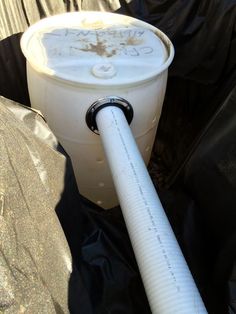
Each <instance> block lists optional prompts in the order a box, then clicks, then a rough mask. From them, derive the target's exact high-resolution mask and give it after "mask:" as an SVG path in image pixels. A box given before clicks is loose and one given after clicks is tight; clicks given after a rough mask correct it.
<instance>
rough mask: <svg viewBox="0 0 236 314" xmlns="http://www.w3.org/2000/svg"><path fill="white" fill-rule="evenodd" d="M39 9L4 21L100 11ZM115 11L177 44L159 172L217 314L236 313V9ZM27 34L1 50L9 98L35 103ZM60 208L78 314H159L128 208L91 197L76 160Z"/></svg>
mask: <svg viewBox="0 0 236 314" xmlns="http://www.w3.org/2000/svg"><path fill="white" fill-rule="evenodd" d="M2 2H3V3H8V1H2ZM29 2H32V1H26V0H23V1H21V3H19V2H18V3H19V5H18V6H17V7H16V6H14V5H13V3H14V1H12V2H10V4H9V3H8V6H6V7H5V9H4V10H5V11H4V10H3V9H2V7H1V14H2V15H4V14H5V15H6V12H7V14H8V19H4V21H5V20H6V21H8V22H7V23H8V24H11V23H12V24H15V23H13V17H12V20H11V18H9V16H11V14H13V15H14V12H15V11H13V10H12V11H11V10H10V8H11V6H12V8H14V10H19V11H20V10H22V12H24V14H19V16H20V18H21V19H23V20H24V23H23V21H22V24H21V27H20V28H19V31H23V30H24V27H26V25H27V24H28V25H29V24H30V23H32V22H33V21H35V19H36V20H37V18H41V17H43V16H46V15H50V14H56V13H61V12H62V11H63V10H64V11H67V10H70V11H71V10H78V9H92V8H93V7H92V6H93V4H92V2H91V1H90V2H89V1H58V2H57V4H58V6H52V3H51V1H49V0H48V1H47V0H39V1H35V2H34V6H33V10H32V7H31V10H30V9H29V8H30V6H29ZM110 3H113V5H112V6H111V5H110V6H109V1H96V4H95V2H94V8H95V9H99V4H100V9H102V8H105V10H113V11H116V12H118V13H123V14H127V15H130V16H133V17H136V18H139V19H142V20H145V21H147V22H149V23H151V24H153V25H155V26H157V27H159V28H160V29H161V30H162V31H164V32H165V33H166V34H167V35H168V36H169V38H170V39H171V40H172V42H173V44H174V46H175V50H176V54H175V59H174V61H173V64H172V65H171V67H170V71H169V80H168V86H167V93H166V98H165V102H164V106H163V111H162V116H161V120H160V123H159V127H158V132H157V137H156V142H155V147H154V149H153V156H152V160H151V163H150V165H149V170H150V174H151V176H152V178H153V180H154V182H155V184H156V188H157V190H158V192H159V195H160V197H161V201H162V203H163V205H164V208H165V209H166V212H167V215H168V217H169V219H170V222H171V224H172V226H173V228H174V231H175V233H176V236H177V238H178V240H179V243H180V245H181V247H182V250H183V252H184V254H185V257H186V259H187V261H188V264H189V266H190V269H191V271H192V273H193V275H194V278H195V280H196V283H197V285H198V287H199V289H200V292H201V294H202V297H203V299H204V302H205V304H206V306H207V309H208V311H209V313H213V314H214V313H219V314H221V313H236V306H235V299H236V293H235V291H236V288H235V277H236V275H235V273H236V272H235V267H234V265H235V261H236V243H235V231H236V223H235V221H236V219H235V205H236V180H235V177H236V166H235V157H236V144H235V138H236V123H235V121H236V98H235V97H236V96H235V95H236V94H235V93H236V91H235V90H234V87H235V82H236V44H235V32H236V28H235V21H236V19H235V17H236V1H235V0H209V1H203V0H185V1H182V0H171V1H169V0H164V1H163V0H162V1H161V0H159V1H158V0H157V1H154V0H152V1H150V0H147V1H140V0H139V1H138V0H137V1H136V0H133V1H130V2H128V1H110ZM3 8H4V7H3ZM9 12H10V13H11V12H13V13H11V14H10V13H9ZM32 12H34V15H32V14H33V13H32ZM2 18H3V16H2ZM14 21H15V20H14ZM16 24H17V23H16ZM15 32H16V31H15ZM6 33H7V32H6ZM8 35H9V34H8ZM20 36H21V34H13V33H12V35H11V36H10V37H7V38H4V39H2V40H1V42H0V94H1V95H3V96H5V97H7V98H9V99H12V100H15V101H18V102H20V103H22V104H25V105H30V103H29V98H28V92H27V83H26V74H25V59H24V57H23V55H22V53H21V51H20V48H19V39H20ZM58 149H59V150H60V151H61V152H62V148H60V147H58ZM62 153H63V152H62ZM63 154H64V153H63ZM67 160H68V159H67ZM24 166H25V165H23V164H22V167H24ZM56 205H57V204H55V207H56V208H55V209H56V212H57V214H58V217H59V219H60V222H61V225H62V227H63V229H64V232H65V235H66V237H67V240H68V243H69V246H70V249H71V253H72V257H73V265H74V270H73V272H72V276H71V280H70V285H69V294H68V295H69V303H70V309H71V312H72V313H76V312H78V313H82V314H83V313H101V314H103V313H150V310H149V308H148V305H147V301H146V297H145V294H144V291H143V288H142V283H141V280H140V277H139V274H138V270H137V266H136V263H135V260H134V257H133V253H132V248H131V246H130V243H129V240H128V235H127V232H126V228H125V225H124V222H123V219H122V215H121V212H120V209H119V208H115V209H112V210H111V211H109V212H104V211H102V210H101V209H100V208H98V207H96V206H95V205H94V204H91V203H89V202H88V201H87V200H85V199H83V198H82V197H81V196H80V195H79V193H78V192H77V190H76V186H75V182H74V178H73V173H72V170H71V166H70V162H69V160H68V161H67V167H66V170H65V185H64V192H63V193H62V195H61V199H60V202H59V203H58V206H56Z"/></svg>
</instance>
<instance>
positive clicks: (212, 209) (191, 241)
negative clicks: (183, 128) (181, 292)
mask: <svg viewBox="0 0 236 314" xmlns="http://www.w3.org/2000/svg"><path fill="white" fill-rule="evenodd" d="M235 108H236V87H235V88H234V89H233V91H232V92H231V93H230V94H229V96H228V97H227V99H226V100H225V102H224V103H223V104H222V105H221V106H220V108H219V109H218V111H217V112H216V113H215V115H214V116H213V117H212V119H211V120H210V121H209V123H208V125H207V126H206V128H205V129H204V130H203V132H202V136H201V137H200V139H199V142H198V144H197V145H196V146H195V149H194V150H193V152H192V154H191V155H190V156H189V160H188V162H187V164H186V166H185V168H184V170H183V176H184V184H185V187H186V188H187V190H188V193H189V195H190V196H191V197H192V199H193V200H194V202H195V204H197V207H195V208H193V211H192V214H191V217H190V216H189V219H188V220H186V221H185V227H184V228H185V236H186V239H185V244H186V245H185V247H186V250H185V252H186V254H187V255H188V256H189V262H190V264H191V265H192V269H193V270H194V272H196V277H197V278H198V281H199V283H200V285H201V286H202V287H204V289H205V291H204V295H205V299H206V300H208V301H207V302H208V305H209V306H208V308H209V311H210V313H227V307H229V308H230V313H236V307H235V304H236V293H235V282H236V276H235V273H236V267H235V266H236V265H235V261H236V254H235V251H236V211H235V204H236V193H235V191H236V142H235V138H236V110H235Z"/></svg>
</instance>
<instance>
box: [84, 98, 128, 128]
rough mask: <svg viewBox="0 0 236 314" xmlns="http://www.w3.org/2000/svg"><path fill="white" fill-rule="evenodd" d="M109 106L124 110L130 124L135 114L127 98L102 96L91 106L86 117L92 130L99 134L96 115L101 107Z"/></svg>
mask: <svg viewBox="0 0 236 314" xmlns="http://www.w3.org/2000/svg"><path fill="white" fill-rule="evenodd" d="M109 106H113V107H118V108H120V109H121V110H122V111H123V112H124V115H125V117H126V120H127V122H128V123H129V124H130V123H131V121H132V119H133V116H134V111H133V108H132V106H131V104H130V103H129V102H128V101H127V100H125V99H123V98H121V97H118V96H109V97H105V98H100V99H98V100H97V101H95V102H94V103H93V104H92V105H91V106H90V107H89V109H88V110H87V113H86V117H85V120H86V123H87V126H88V127H89V129H90V130H91V131H92V132H94V133H96V134H99V130H98V127H97V123H96V115H97V113H98V112H99V111H100V110H101V109H103V108H105V107H109Z"/></svg>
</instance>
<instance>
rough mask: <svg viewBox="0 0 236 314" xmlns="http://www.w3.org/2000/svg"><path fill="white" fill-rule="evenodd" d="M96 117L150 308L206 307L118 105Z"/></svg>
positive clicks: (191, 311) (184, 313)
mask: <svg viewBox="0 0 236 314" xmlns="http://www.w3.org/2000/svg"><path fill="white" fill-rule="evenodd" d="M96 122H97V126H98V130H99V132H100V135H101V139H102V143H103V147H104V150H105V154H106V157H107V160H108V163H109V166H110V169H111V173H112V177H113V180H114V184H115V187H116V191H117V195H118V198H119V202H120V206H121V209H122V212H123V216H124V219H125V222H126V226H127V229H128V232H129V236H130V239H131V243H132V246H133V249H134V253H135V256H136V260H137V263H138V266H139V270H140V273H141V277H142V280H143V283H144V287H145V290H146V294H147V297H148V300H149V303H150V307H151V310H152V313H154V314H155V313H158V314H173V313H175V314H177V313H178V314H195V313H196V314H202V313H207V312H206V309H205V306H204V304H203V302H202V299H201V297H200V294H199V292H198V290H197V287H196V285H195V283H194V280H193V278H192V275H191V273H190V271H189V269H188V266H187V264H186V261H185V259H184V257H183V255H182V252H181V250H180V247H179V245H178V243H177V241H176V238H175V235H174V233H173V231H172V228H171V226H170V224H169V221H168V219H167V217H166V215H165V212H164V210H163V207H162V205H161V203H160V200H159V198H158V196H157V193H156V190H155V188H154V186H153V183H152V181H151V178H150V176H149V174H148V172H147V169H146V166H145V164H144V162H143V159H142V157H141V155H140V152H139V150H138V148H137V145H136V142H135V140H134V137H133V135H132V133H131V130H130V127H129V125H128V123H127V121H126V118H125V116H124V114H123V112H122V110H121V109H119V108H117V107H105V108H103V109H101V110H100V111H99V112H98V113H97V116H96Z"/></svg>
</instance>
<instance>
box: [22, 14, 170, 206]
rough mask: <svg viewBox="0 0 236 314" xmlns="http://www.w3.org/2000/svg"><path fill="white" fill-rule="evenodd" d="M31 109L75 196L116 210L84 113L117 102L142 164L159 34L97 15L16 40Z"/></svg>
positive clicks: (158, 85) (41, 26)
mask: <svg viewBox="0 0 236 314" xmlns="http://www.w3.org/2000/svg"><path fill="white" fill-rule="evenodd" d="M21 47H22V51H23V53H24V55H25V57H26V59H27V76H28V88H29V94H30V99H31V104H32V107H34V108H36V109H38V110H40V111H41V112H42V113H43V115H44V116H45V118H46V120H47V122H48V124H49V126H50V128H51V129H52V130H53V132H54V133H55V135H56V136H57V138H58V139H59V141H60V142H61V144H62V145H63V147H64V148H65V150H66V151H67V153H68V154H69V155H70V157H71V159H72V163H73V167H74V171H75V176H76V180H77V184H78V187H79V190H80V193H81V194H82V195H84V196H85V197H86V198H88V199H89V200H91V201H92V202H94V203H96V204H98V205H100V206H102V207H103V208H110V207H113V206H115V205H117V204H118V201H117V197H116V192H115V189H114V186H113V182H112V177H111V174H110V170H109V167H108V164H107V162H106V159H105V155H104V151H103V148H102V145H101V140H100V137H99V135H97V134H95V133H93V132H92V131H91V130H90V129H89V128H88V126H87V124H86V121H85V116H86V112H87V110H88V108H89V107H90V106H91V105H92V104H93V103H94V102H96V101H97V100H98V99H100V98H104V97H109V96H119V97H122V98H124V99H125V100H127V101H128V102H129V103H130V104H131V106H132V107H133V111H134V117H133V120H132V122H131V125H130V126H131V130H132V132H133V135H134V137H135V140H136V142H137V144H138V147H139V150H140V152H141V154H142V157H143V158H144V161H145V163H146V164H147V163H148V162H149V159H150V154H151V151H152V146H153V143H154V139H155V134H156V129H157V125H158V121H159V118H160V114H161V109H162V104H163V99H164V95H165V89H166V80H167V71H168V66H169V65H170V63H171V61H172V59H173V55H174V49H173V46H172V44H171V42H170V40H169V39H168V38H167V36H166V35H165V34H163V33H162V32H161V31H160V30H158V29H157V28H155V27H153V26H151V25H149V24H147V23H144V22H142V21H139V20H137V19H134V18H131V17H127V16H123V15H119V14H114V13H104V12H75V13H66V14H62V15H57V16H53V17H49V18H46V19H43V20H41V21H39V22H38V23H36V24H34V25H33V26H31V27H30V28H29V29H28V30H27V31H26V32H25V33H24V34H23V36H22V39H21Z"/></svg>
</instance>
